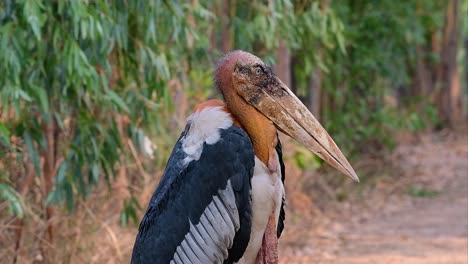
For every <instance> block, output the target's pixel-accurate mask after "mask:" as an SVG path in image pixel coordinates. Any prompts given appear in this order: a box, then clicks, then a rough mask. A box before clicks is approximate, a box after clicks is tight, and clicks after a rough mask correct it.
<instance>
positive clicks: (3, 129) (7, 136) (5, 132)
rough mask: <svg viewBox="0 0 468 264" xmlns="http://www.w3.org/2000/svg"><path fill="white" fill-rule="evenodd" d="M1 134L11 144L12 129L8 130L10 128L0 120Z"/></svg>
mask: <svg viewBox="0 0 468 264" xmlns="http://www.w3.org/2000/svg"><path fill="white" fill-rule="evenodd" d="M0 136H2V138H3V139H4V140H5V141H6V142H7V143H8V144H10V131H8V128H7V127H6V126H5V124H4V123H3V122H2V121H0Z"/></svg>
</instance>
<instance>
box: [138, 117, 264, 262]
mask: <svg viewBox="0 0 468 264" xmlns="http://www.w3.org/2000/svg"><path fill="white" fill-rule="evenodd" d="M186 131H188V129H187V128H186V130H185V131H184V132H183V133H182V135H181V138H180V139H179V141H178V143H177V144H176V146H175V148H174V150H173V152H172V154H171V157H170V158H169V161H168V164H167V167H166V171H165V172H164V175H163V177H162V179H161V182H160V184H159V185H158V187H157V189H156V191H155V192H154V194H153V196H152V198H151V201H150V203H149V206H148V209H147V211H146V214H145V216H144V217H143V219H142V221H141V223H140V227H139V233H138V235H137V237H136V241H135V245H134V248H133V255H132V263H135V264H136V263H214V262H217V263H220V262H222V261H223V260H225V259H227V260H226V261H225V262H227V263H231V262H235V261H238V260H239V258H240V257H241V256H242V255H243V253H244V251H245V249H246V247H247V244H248V242H249V239H250V231H251V214H252V212H251V210H252V209H251V194H250V190H251V186H250V180H251V178H252V175H253V168H254V163H255V161H254V152H253V147H252V143H251V141H250V138H249V137H248V136H247V134H246V133H245V132H244V131H243V130H242V129H240V128H238V127H236V126H231V127H230V128H228V129H226V130H221V139H220V140H219V141H218V142H216V143H215V144H213V145H208V144H206V143H205V144H204V146H203V152H202V154H201V156H200V158H199V159H198V160H194V161H191V162H190V163H188V164H187V165H184V159H185V158H186V155H185V153H184V151H183V150H182V143H181V141H182V139H183V137H184V136H185V133H186Z"/></svg>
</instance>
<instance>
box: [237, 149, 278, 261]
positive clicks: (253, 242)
mask: <svg viewBox="0 0 468 264" xmlns="http://www.w3.org/2000/svg"><path fill="white" fill-rule="evenodd" d="M276 165H277V166H278V169H277V170H275V171H274V172H271V170H270V169H268V167H267V166H266V165H265V164H264V163H263V162H262V161H260V159H259V158H257V157H255V168H254V175H253V177H252V231H251V235H250V241H249V244H248V246H247V249H246V250H245V253H244V256H243V257H242V258H241V259H240V260H239V262H238V263H243V264H250V263H255V261H256V259H257V254H258V251H259V250H260V248H261V246H262V240H263V234H264V233H265V228H266V226H267V223H268V219H269V217H270V215H271V214H272V213H274V214H275V219H276V225H277V224H278V217H279V212H280V208H281V201H282V198H283V196H284V186H283V183H282V181H281V173H280V171H281V170H280V169H279V166H280V164H279V159H278V155H277V154H276Z"/></svg>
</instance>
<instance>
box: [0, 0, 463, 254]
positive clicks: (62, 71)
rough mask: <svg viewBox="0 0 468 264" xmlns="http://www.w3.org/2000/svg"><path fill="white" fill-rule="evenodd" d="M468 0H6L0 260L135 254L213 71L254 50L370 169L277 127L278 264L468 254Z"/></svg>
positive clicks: (212, 94)
mask: <svg viewBox="0 0 468 264" xmlns="http://www.w3.org/2000/svg"><path fill="white" fill-rule="evenodd" d="M467 13H468V1H467V0H446V1H439V0H409V1H398V2H396V1H390V0H380V1H377V0H349V1H348V0H344V1H337V0H334V1H333V0H322V1H306V0H302V1H301V0H298V1H288V0H268V1H267V0H264V1H258V0H250V1H244V0H232V1H227V0H211V1H210V0H189V1H164V0H152V1H141V0H137V1H125V0H116V1H105V0H92V1H91V0H90V1H85V0H83V1H71V0H68V1H67V0H64V1H44V0H2V1H0V61H1V63H0V262H1V263H128V262H129V259H130V255H131V250H132V247H133V243H134V238H135V235H136V232H137V227H138V223H139V220H140V218H141V217H142V215H143V213H144V209H145V208H146V206H147V203H148V201H149V198H150V196H151V194H152V192H153V190H154V188H155V186H156V185H157V182H158V181H159V179H160V176H161V173H162V171H163V169H164V167H165V164H166V161H167V159H168V156H169V155H170V151H171V149H172V147H173V145H174V143H175V141H176V140H177V138H178V137H179V134H180V132H181V131H182V129H183V126H184V123H185V118H186V116H188V114H189V113H190V111H191V110H192V108H193V107H194V106H195V105H196V104H197V103H200V102H201V101H203V100H206V99H207V98H219V94H218V93H217V92H216V91H215V90H214V89H213V80H212V73H213V66H214V64H215V62H216V60H217V59H218V58H219V57H221V56H222V55H223V54H224V53H226V52H229V51H231V50H233V49H242V50H246V51H249V52H251V53H254V54H256V55H257V56H259V57H261V58H262V59H263V60H264V61H265V62H266V63H267V64H269V65H271V66H272V67H273V68H274V70H275V72H276V73H277V75H278V76H279V77H280V78H281V79H282V80H283V81H284V83H286V84H287V85H288V86H289V87H290V88H291V89H292V90H293V91H294V92H295V93H296V94H297V95H298V96H299V97H300V98H301V100H302V101H303V102H304V103H305V104H306V105H307V106H308V107H309V108H310V109H311V111H312V112H313V114H314V115H315V116H316V117H317V118H318V119H319V120H320V122H321V123H322V124H323V125H324V127H325V128H326V129H327V130H328V132H329V133H330V135H331V136H332V137H333V138H334V139H335V141H336V142H337V144H338V145H339V146H340V147H341V148H342V150H343V152H344V153H345V155H346V156H347V157H348V158H349V159H350V161H351V164H353V167H354V168H355V169H356V171H357V173H358V175H359V176H360V178H361V183H360V184H355V183H352V182H351V181H350V180H348V179H346V178H345V177H344V176H342V175H339V173H338V172H335V171H334V170H332V169H330V168H329V167H328V166H327V165H325V164H324V163H323V162H322V161H321V160H320V159H318V158H317V157H316V156H314V155H313V154H311V153H309V152H308V151H306V150H305V149H304V148H303V147H300V146H299V145H298V144H296V143H295V142H293V141H291V140H289V139H286V138H284V139H283V142H284V143H283V145H284V149H285V161H286V164H287V173H286V189H287V190H286V194H287V213H286V228H285V232H284V234H283V237H282V238H281V240H280V247H281V248H280V256H281V262H282V263H468V252H467V248H468V242H467V241H468V238H467V236H468V234H467V232H468V231H467V228H468V211H467V210H468V209H467V208H468V134H467V129H466V124H467V112H468V109H467V102H468V88H467V84H468V53H467V47H468V16H467Z"/></svg>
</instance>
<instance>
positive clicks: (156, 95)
mask: <svg viewBox="0 0 468 264" xmlns="http://www.w3.org/2000/svg"><path fill="white" fill-rule="evenodd" d="M186 9H187V6H186V5H184V4H182V3H178V2H170V1H131V2H127V1H117V2H115V3H113V4H112V5H109V4H108V3H106V2H105V1H91V2H88V1H29V0H24V1H17V2H15V1H10V0H6V1H4V2H3V4H0V21H1V24H0V60H1V61H2V64H1V65H0V71H1V72H2V73H3V74H1V75H0V87H2V88H1V90H0V100H1V106H2V112H4V113H7V112H9V111H10V110H13V116H10V118H11V119H10V120H8V121H9V123H6V124H5V123H4V122H3V121H2V122H1V123H0V140H1V141H2V142H5V143H9V138H10V137H11V136H15V137H19V138H22V139H23V142H24V145H25V148H24V150H25V151H26V152H27V153H28V155H29V159H30V160H31V161H32V163H33V164H34V167H35V169H36V173H37V175H41V174H43V173H44V171H43V168H41V165H40V159H41V158H44V157H45V156H47V152H48V151H53V152H55V153H56V155H57V158H56V159H55V160H54V161H53V162H57V165H58V166H59V169H58V170H57V173H56V175H54V176H55V177H54V178H55V182H54V186H55V188H54V190H53V191H52V192H51V193H50V194H49V196H48V198H47V201H48V202H49V203H50V204H61V203H62V202H65V203H66V205H67V208H69V209H73V205H74V200H75V198H74V196H75V194H81V195H83V196H85V197H86V196H87V195H89V194H90V192H91V191H92V189H93V186H95V185H96V184H97V183H98V181H99V178H100V176H101V175H104V176H105V177H106V179H107V180H111V179H112V177H113V175H114V170H115V166H116V165H117V164H119V163H122V162H125V161H126V159H127V158H126V156H128V155H129V153H128V152H127V151H126V148H125V147H124V144H125V143H124V142H122V138H123V137H127V136H130V137H131V136H132V135H129V134H127V131H135V130H136V127H137V126H138V125H141V124H145V126H146V127H150V126H151V125H153V124H154V123H155V120H157V117H158V116H159V115H160V111H161V109H159V108H158V105H157V102H158V101H159V100H164V102H166V106H167V105H169V101H170V97H169V92H168V88H167V81H168V80H169V79H170V78H171V77H172V76H176V75H177V74H181V73H183V74H185V72H182V70H181V69H180V68H179V67H178V66H179V65H178V64H179V60H180V54H185V53H187V52H186V51H187V47H186V42H187V38H188V37H189V36H191V35H192V33H191V32H190V29H189V28H188V26H187V22H186V20H185V17H184V12H185V11H186ZM197 11H198V12H199V13H203V10H202V8H201V7H199V8H198V9H197ZM168 44H170V45H168ZM119 118H122V119H126V118H128V119H129V120H130V121H129V129H128V130H122V129H121V128H119V123H118V121H117V120H116V119H119ZM49 126H52V127H53V133H54V135H53V138H52V139H51V138H48V134H47V127H49ZM51 140H52V141H54V142H53V143H52V145H54V146H55V149H48V146H49V145H48V143H49V141H51ZM59 157H63V161H60V159H59ZM121 165H123V164H121Z"/></svg>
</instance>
